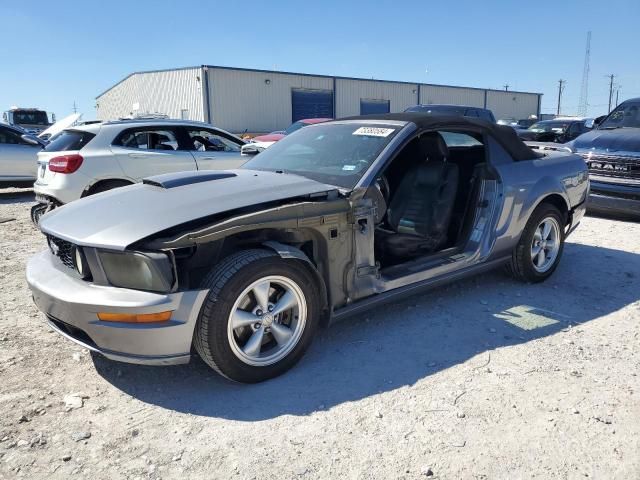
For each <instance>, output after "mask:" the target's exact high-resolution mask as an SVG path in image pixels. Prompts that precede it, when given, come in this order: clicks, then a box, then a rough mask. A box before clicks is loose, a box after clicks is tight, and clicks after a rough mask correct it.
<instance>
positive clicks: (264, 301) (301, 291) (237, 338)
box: [194, 249, 321, 383]
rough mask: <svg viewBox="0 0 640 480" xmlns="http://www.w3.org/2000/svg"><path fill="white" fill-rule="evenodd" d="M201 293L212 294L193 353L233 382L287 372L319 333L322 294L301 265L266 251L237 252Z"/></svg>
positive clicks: (211, 275) (216, 270) (199, 324)
mask: <svg viewBox="0 0 640 480" xmlns="http://www.w3.org/2000/svg"><path fill="white" fill-rule="evenodd" d="M202 287H204V288H209V289H210V290H209V294H208V296H207V298H206V300H205V302H204V304H203V306H202V310H201V311H200V316H199V317H198V322H197V324H196V328H195V332H194V346H195V349H196V351H197V352H198V354H199V355H200V357H202V359H203V360H204V361H205V363H207V364H208V365H209V366H210V367H212V368H213V369H215V370H216V371H217V372H218V373H220V374H221V375H223V376H225V377H227V378H229V379H231V380H234V381H236V382H243V383H256V382H261V381H264V380H268V379H270V378H273V377H276V376H278V375H281V374H282V373H284V372H286V371H287V370H289V369H290V368H291V367H293V366H294V365H295V364H296V363H297V362H298V361H299V360H300V358H301V357H302V356H303V355H304V353H305V351H306V349H307V348H308V346H309V345H310V344H311V341H312V340H313V337H314V335H315V333H316V331H317V329H318V325H319V320H320V314H321V299H320V295H319V292H320V288H318V286H317V285H316V279H315V278H314V276H313V274H312V273H311V272H310V271H309V267H308V266H307V265H305V264H304V263H303V262H301V261H300V260H289V259H286V260H285V259H282V258H280V257H279V256H278V255H277V254H276V253H275V252H270V251H268V250H260V249H252V250H246V251H242V252H238V253H235V254H232V255H230V256H229V257H227V258H225V259H224V260H222V261H221V262H220V263H219V264H218V265H217V266H216V267H215V268H214V269H213V270H212V271H211V272H210V273H209V275H208V276H207V277H206V278H205V279H204V280H203V282H202ZM285 307H286V308H285Z"/></svg>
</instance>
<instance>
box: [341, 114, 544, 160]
mask: <svg viewBox="0 0 640 480" xmlns="http://www.w3.org/2000/svg"><path fill="white" fill-rule="evenodd" d="M340 120H382V121H384V120H395V121H401V122H411V123H414V124H415V125H416V126H417V127H418V128H419V129H420V130H439V129H458V128H461V129H469V130H475V131H480V132H483V133H488V134H490V135H491V136H493V138H495V139H496V140H497V141H498V142H500V144H501V145H502V146H503V147H504V149H505V150H506V151H507V152H508V153H509V154H510V155H511V157H512V158H513V159H514V160H516V161H521V160H533V159H534V158H539V157H540V154H539V153H537V152H534V151H533V150H531V149H530V148H529V147H528V146H527V145H525V144H524V142H523V141H522V140H520V138H518V135H517V134H516V131H515V130H514V129H513V128H511V127H509V126H507V125H497V124H495V123H491V122H487V121H486V120H481V119H479V118H470V117H462V116H455V115H432V114H425V113H420V112H405V113H384V114H377V115H361V116H357V117H346V118H341V119H340Z"/></svg>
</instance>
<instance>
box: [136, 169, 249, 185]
mask: <svg viewBox="0 0 640 480" xmlns="http://www.w3.org/2000/svg"><path fill="white" fill-rule="evenodd" d="M236 176H237V175H236V174H235V173H233V172H225V171H217V172H179V173H166V174H164V175H158V176H155V177H151V178H145V179H144V180H142V183H144V184H145V185H152V186H154V187H160V188H165V189H166V188H175V187H183V186H185V185H193V184H194V183H202V182H211V181H213V180H222V179H224V178H231V177H236Z"/></svg>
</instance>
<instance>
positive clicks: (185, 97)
mask: <svg viewBox="0 0 640 480" xmlns="http://www.w3.org/2000/svg"><path fill="white" fill-rule="evenodd" d="M201 76H202V69H201V68H199V67H197V68H188V69H186V68H185V69H180V70H167V71H158V72H145V73H134V74H133V75H131V76H130V77H128V78H126V79H125V80H123V81H122V82H120V83H119V84H117V85H115V86H114V87H113V88H111V89H110V90H108V91H106V92H105V93H103V94H102V95H100V96H99V97H98V98H97V99H96V103H97V106H96V110H97V116H98V119H100V120H114V119H117V118H120V117H125V116H128V115H131V114H135V113H163V114H165V115H169V117H171V118H185V117H186V118H188V119H189V120H201V121H203V120H205V118H204V103H203V95H202V93H203V79H202V78H201Z"/></svg>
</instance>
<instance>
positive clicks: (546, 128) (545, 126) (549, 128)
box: [529, 122, 569, 133]
mask: <svg viewBox="0 0 640 480" xmlns="http://www.w3.org/2000/svg"><path fill="white" fill-rule="evenodd" d="M568 126H569V123H567V122H537V123H534V124H533V125H531V126H530V127H529V130H531V131H532V132H536V133H541V132H556V133H562V132H564V131H565V130H566V129H567V127H568Z"/></svg>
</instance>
